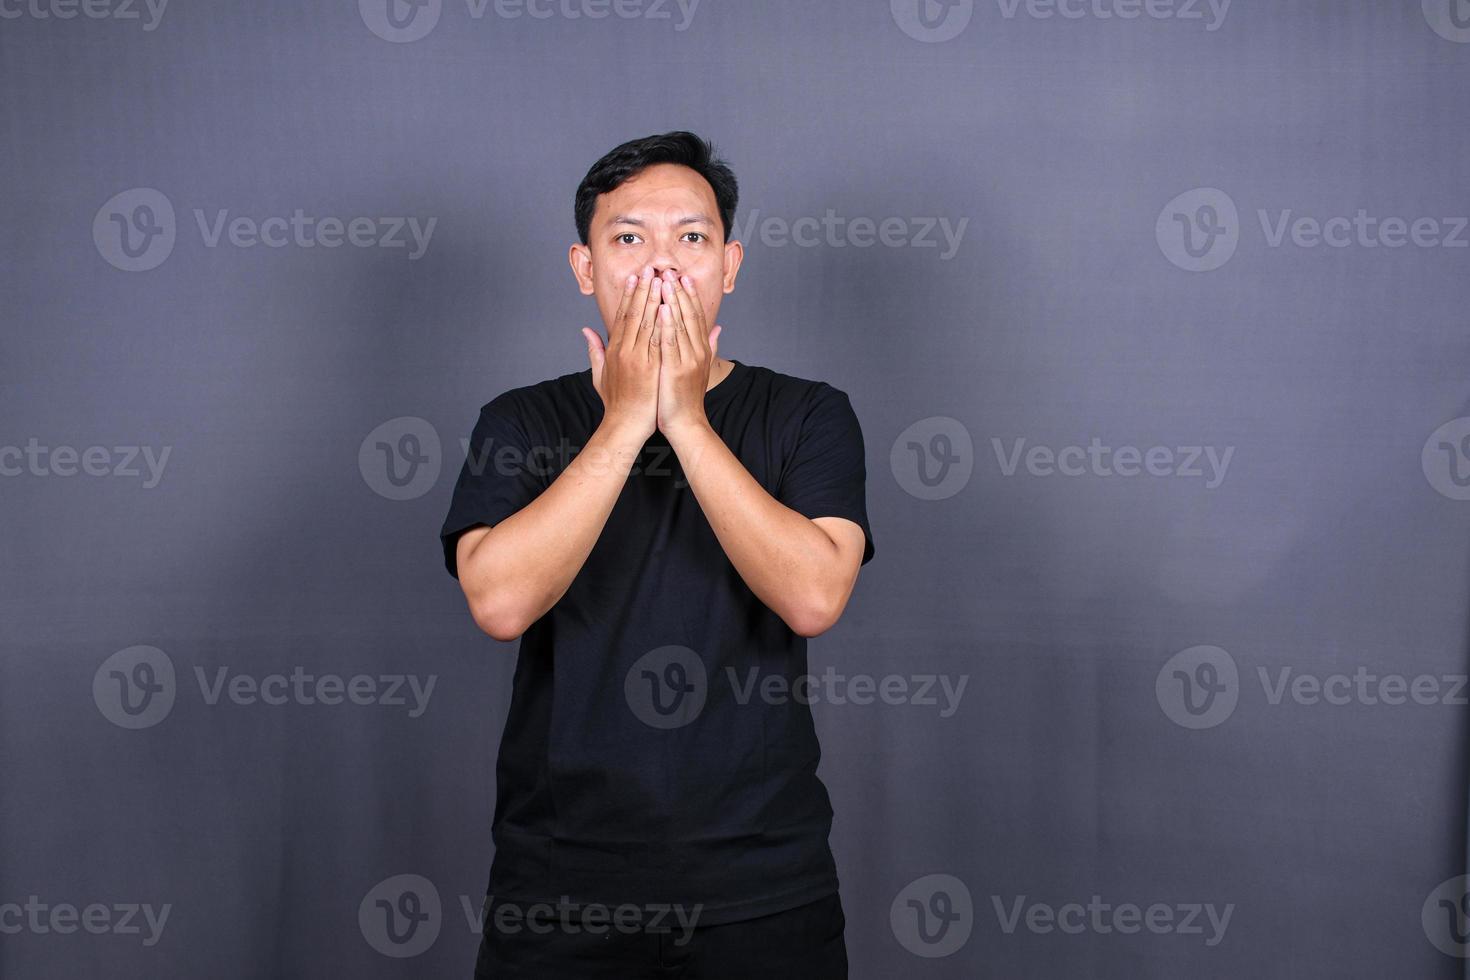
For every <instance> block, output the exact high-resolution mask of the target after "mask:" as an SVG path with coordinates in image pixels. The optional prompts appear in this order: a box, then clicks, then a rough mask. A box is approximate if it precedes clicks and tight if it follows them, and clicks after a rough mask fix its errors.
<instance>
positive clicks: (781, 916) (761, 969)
mask: <svg viewBox="0 0 1470 980" xmlns="http://www.w3.org/2000/svg"><path fill="white" fill-rule="evenodd" d="M846 925H847V919H846V918H845V917H844V916H843V914H842V900H841V899H840V898H839V897H838V895H837V893H836V892H833V893H832V894H831V895H829V896H827V897H826V898H822V899H818V900H817V901H815V902H812V903H810V904H808V905H803V906H800V907H799V908H794V909H787V910H786V911H784V912H776V913H773V914H771V915H765V916H761V917H760V918H757V919H746V920H744V921H742V922H728V923H724V924H722V925H705V926H701V925H698V924H697V920H696V924H695V925H694V926H692V927H691V928H687V929H686V928H685V927H683V926H681V925H679V924H678V923H672V924H669V925H668V926H667V927H666V928H661V929H658V930H653V929H649V930H640V931H632V930H630V929H617V928H611V927H607V928H603V929H601V930H600V931H598V932H590V931H588V930H586V929H584V928H580V927H577V928H570V929H569V928H567V927H565V926H564V925H563V924H561V923H559V922H557V920H556V919H554V918H552V919H549V920H546V921H544V922H542V923H541V929H540V930H539V931H537V930H533V929H532V928H530V923H529V922H522V923H520V925H519V927H518V928H513V929H501V928H497V926H496V924H495V923H494V921H493V919H491V920H487V921H486V922H485V923H484V932H483V934H482V937H481V940H480V954H479V957H478V958H477V959H476V961H475V978H476V980H599V978H603V977H607V978H616V980H642V978H647V980H752V978H758V980H788V978H790V980H847V946H846V943H845V941H844V939H843V931H844V929H845V928H846Z"/></svg>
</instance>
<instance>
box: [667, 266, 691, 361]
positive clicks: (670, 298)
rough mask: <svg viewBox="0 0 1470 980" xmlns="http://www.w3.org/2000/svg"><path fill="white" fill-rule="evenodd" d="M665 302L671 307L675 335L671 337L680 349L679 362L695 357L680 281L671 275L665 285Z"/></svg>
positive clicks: (674, 344) (671, 320)
mask: <svg viewBox="0 0 1470 980" xmlns="http://www.w3.org/2000/svg"><path fill="white" fill-rule="evenodd" d="M664 303H665V304H666V305H667V306H668V308H669V322H670V323H671V324H672V325H673V335H672V336H671V337H670V338H669V340H670V341H671V342H672V344H673V346H674V347H675V348H676V349H677V351H678V358H679V362H680V363H683V362H684V361H685V360H692V359H693V358H694V341H693V340H692V339H691V338H690V336H689V327H688V324H687V323H686V322H685V320H684V305H683V302H682V301H681V300H680V299H679V281H678V279H677V278H674V277H670V279H669V280H668V282H667V284H666V285H665V287H664Z"/></svg>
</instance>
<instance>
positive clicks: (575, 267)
mask: <svg viewBox="0 0 1470 980" xmlns="http://www.w3.org/2000/svg"><path fill="white" fill-rule="evenodd" d="M567 261H568V262H570V263H571V264H572V275H574V276H576V277H577V288H578V289H579V290H581V291H582V295H583V296H591V295H592V250H591V249H590V248H588V247H587V246H586V245H583V244H582V243H581V242H576V243H574V244H573V245H572V247H571V250H570V251H569V252H567Z"/></svg>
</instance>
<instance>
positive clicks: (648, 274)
mask: <svg viewBox="0 0 1470 980" xmlns="http://www.w3.org/2000/svg"><path fill="white" fill-rule="evenodd" d="M652 278H653V266H651V265H645V266H644V267H643V281H644V282H647V281H648V280H650V279H652Z"/></svg>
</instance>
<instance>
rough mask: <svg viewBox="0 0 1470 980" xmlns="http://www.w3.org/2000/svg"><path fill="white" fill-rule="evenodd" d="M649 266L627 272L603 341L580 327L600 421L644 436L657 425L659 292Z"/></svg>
mask: <svg viewBox="0 0 1470 980" xmlns="http://www.w3.org/2000/svg"><path fill="white" fill-rule="evenodd" d="M656 282H657V280H656V279H654V276H653V267H652V266H644V267H643V273H642V275H641V276H636V277H635V276H629V277H628V281H627V282H626V283H624V288H623V298H622V302H620V303H619V304H618V313H617V316H615V317H614V318H613V322H612V324H611V325H610V326H609V328H608V334H609V336H608V342H607V345H606V346H605V347H604V345H603V342H602V336H601V335H600V334H599V333H598V332H597V331H596V330H593V329H592V328H591V327H583V328H582V334H583V336H585V337H586V338H587V359H588V360H589V361H590V362H591V364H592V386H593V387H594V388H596V389H597V394H598V395H599V396H600V397H601V398H602V405H603V421H604V422H605V423H608V424H610V425H614V426H617V427H618V428H620V429H624V430H626V431H627V432H629V433H631V434H632V435H636V436H641V437H642V439H644V440H646V439H647V438H648V437H649V436H651V435H653V433H654V430H656V429H657V428H658V372H659V362H660V361H661V360H662V347H661V345H660V344H659V336H660V334H659V327H658V306H659V303H660V301H661V297H660V292H659V290H658V289H655V288H653V286H654V284H655V283H656Z"/></svg>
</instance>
